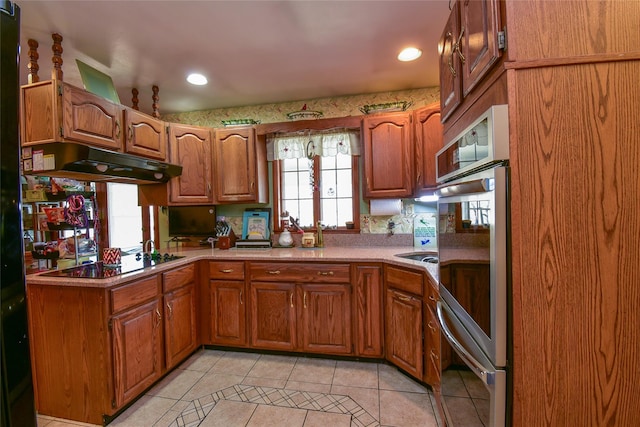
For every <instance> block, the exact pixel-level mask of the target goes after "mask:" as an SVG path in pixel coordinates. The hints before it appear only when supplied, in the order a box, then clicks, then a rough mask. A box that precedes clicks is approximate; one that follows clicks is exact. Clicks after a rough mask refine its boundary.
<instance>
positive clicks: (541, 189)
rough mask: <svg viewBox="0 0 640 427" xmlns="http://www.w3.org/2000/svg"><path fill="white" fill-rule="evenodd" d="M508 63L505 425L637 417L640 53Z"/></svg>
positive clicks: (629, 421)
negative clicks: (625, 57)
mask: <svg viewBox="0 0 640 427" xmlns="http://www.w3.org/2000/svg"><path fill="white" fill-rule="evenodd" d="M544 3H545V4H546V3H549V2H544ZM613 3H617V2H613ZM639 4H640V3H639ZM546 7H551V6H546ZM563 18H568V17H567V16H566V14H565V15H564V16H563ZM585 37H586V35H585ZM509 73H512V74H510V78H509V83H510V84H511V83H513V86H511V89H512V90H511V92H510V96H511V99H510V132H511V145H512V153H514V156H512V160H511V164H512V167H513V171H512V177H513V183H512V201H511V205H512V208H513V211H512V220H513V221H512V224H513V226H512V238H513V242H512V245H513V282H514V283H513V304H514V322H513V323H514V325H513V335H514V342H513V345H514V349H513V351H514V367H513V372H514V388H515V392H514V422H513V425H514V426H538V425H540V426H560V425H562V426H614V425H616V426H623V425H626V426H628V425H634V424H635V423H637V420H639V419H640V405H638V403H637V398H638V395H640V385H639V384H640V381H639V379H640V377H639V375H638V366H637V363H638V360H640V332H639V329H638V325H640V311H639V310H638V308H639V302H640V270H639V269H638V267H639V266H640V245H638V243H637V240H638V236H640V178H639V175H638V173H639V170H640V141H639V138H638V133H637V129H638V128H639V126H638V124H639V123H638V121H639V120H640V91H638V89H637V82H638V79H639V77H640V61H622V62H614V63H601V64H587V65H575V66H564V67H550V68H539V69H529V70H520V71H514V72H512V71H509Z"/></svg>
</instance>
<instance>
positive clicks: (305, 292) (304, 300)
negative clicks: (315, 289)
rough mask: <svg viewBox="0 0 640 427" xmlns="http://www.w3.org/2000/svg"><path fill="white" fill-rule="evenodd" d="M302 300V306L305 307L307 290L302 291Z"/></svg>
mask: <svg viewBox="0 0 640 427" xmlns="http://www.w3.org/2000/svg"><path fill="white" fill-rule="evenodd" d="M302 300H303V304H302V305H303V307H304V308H307V291H304V295H303V298H302Z"/></svg>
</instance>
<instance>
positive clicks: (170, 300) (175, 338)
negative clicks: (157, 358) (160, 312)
mask: <svg viewBox="0 0 640 427" xmlns="http://www.w3.org/2000/svg"><path fill="white" fill-rule="evenodd" d="M195 304H196V298H195V286H194V285H193V284H191V285H188V286H185V287H183V288H180V289H178V290H175V291H173V292H169V293H167V294H165V296H164V328H165V340H164V341H165V358H166V366H167V369H171V368H173V367H174V366H175V365H177V364H178V363H180V362H181V361H183V360H184V359H185V358H186V357H187V356H188V355H189V354H190V353H191V352H192V351H193V350H195V349H196V347H197V346H198V338H197V335H196V311H195Z"/></svg>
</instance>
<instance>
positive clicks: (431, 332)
mask: <svg viewBox="0 0 640 427" xmlns="http://www.w3.org/2000/svg"><path fill="white" fill-rule="evenodd" d="M425 312H426V316H425V320H426V325H425V326H426V327H425V339H426V346H425V356H426V359H427V360H426V378H425V381H426V382H427V383H428V384H429V385H431V386H434V385H439V384H440V325H439V324H438V319H437V318H436V314H435V312H434V311H433V309H431V308H429V307H427V308H426V309H425Z"/></svg>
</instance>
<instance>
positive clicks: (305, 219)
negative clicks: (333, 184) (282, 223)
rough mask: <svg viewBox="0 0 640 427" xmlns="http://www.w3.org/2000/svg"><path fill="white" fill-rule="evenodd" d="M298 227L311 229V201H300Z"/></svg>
mask: <svg viewBox="0 0 640 427" xmlns="http://www.w3.org/2000/svg"><path fill="white" fill-rule="evenodd" d="M299 218H300V227H312V226H313V225H314V224H313V199H307V200H300V217H299Z"/></svg>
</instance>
